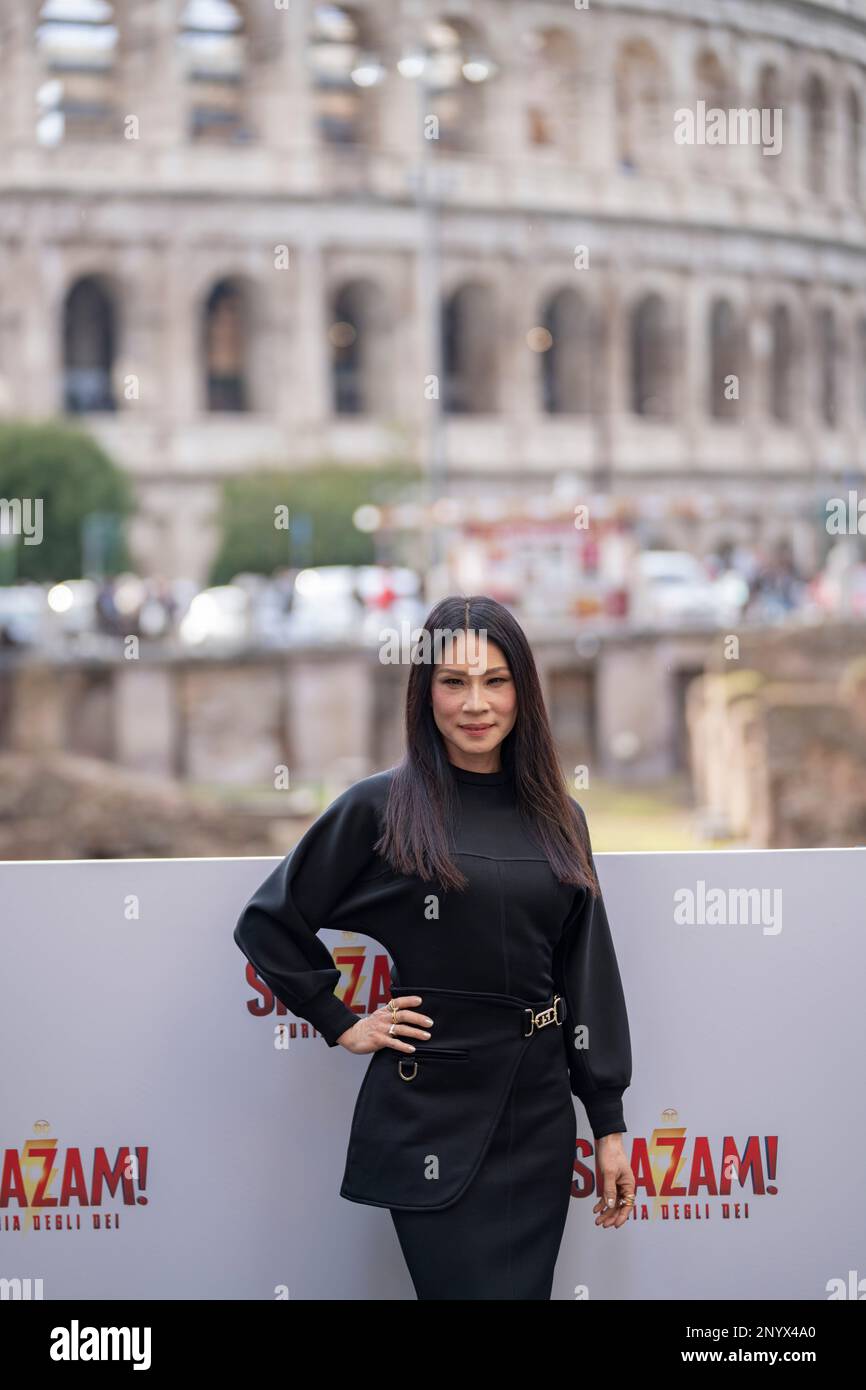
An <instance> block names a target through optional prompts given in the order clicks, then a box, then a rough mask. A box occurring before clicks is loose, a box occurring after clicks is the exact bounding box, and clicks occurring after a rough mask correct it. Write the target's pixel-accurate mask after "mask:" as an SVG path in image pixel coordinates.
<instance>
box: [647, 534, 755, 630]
mask: <svg viewBox="0 0 866 1390" xmlns="http://www.w3.org/2000/svg"><path fill="white" fill-rule="evenodd" d="M739 608H740V603H739V599H738V596H736V595H734V594H733V593H732V590H731V589H730V586H729V585H727V584H725V585H719V584H717V583H714V582H713V581H712V580H711V579H710V578H709V577H708V575H707V573H706V571H705V570H704V567H703V565H702V564H701V562H700V560H699V559H698V558H697V557H696V556H695V555H692V554H690V553H689V552H688V551H686V550H644V551H641V553H640V554H638V555H636V556H635V557H634V560H633V562H632V574H631V582H630V586H629V621H630V622H631V623H633V624H636V625H638V626H649V627H657V626H662V627H664V626H675V625H676V624H678V623H724V622H726V621H730V620H731V619H733V618H734V617H735V616H736V614H737V612H738V611H739Z"/></svg>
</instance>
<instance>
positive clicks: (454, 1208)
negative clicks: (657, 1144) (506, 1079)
mask: <svg viewBox="0 0 866 1390" xmlns="http://www.w3.org/2000/svg"><path fill="white" fill-rule="evenodd" d="M576 1139H577V1120H576V1117H575V1112H574V1102H573V1100H572V1095H571V1089H570V1086H569V1082H568V1071H567V1068H566V1065H565V1061H564V1057H563V1049H562V1041H561V1038H560V1037H559V1029H558V1028H556V1027H548V1028H545V1029H544V1030H543V1031H541V1032H539V1033H538V1034H537V1035H536V1036H535V1037H533V1038H532V1039H531V1046H529V1047H527V1049H526V1051H525V1053H524V1055H523V1058H522V1060H521V1063H520V1065H519V1067H518V1070H517V1075H516V1077H515V1079H514V1083H513V1085H512V1087H511V1091H510V1094H509V1097H508V1100H507V1102H506V1104H505V1108H504V1110H503V1112H502V1115H501V1117H500V1119H499V1121H498V1124H497V1126H496V1130H495V1132H494V1135H493V1138H492V1140H491V1143H490V1147H489V1148H488V1150H487V1152H486V1154H485V1156H484V1159H483V1160H482V1163H481V1165H480V1167H479V1169H478V1172H477V1173H476V1175H475V1177H474V1178H473V1180H472V1182H471V1183H470V1184H469V1187H468V1189H467V1191H466V1192H464V1194H463V1195H462V1196H461V1197H460V1198H458V1200H457V1201H456V1202H455V1203H453V1204H452V1205H451V1206H449V1207H445V1208H444V1209H443V1210H432V1211H400V1210H397V1209H394V1208H392V1209H391V1217H392V1220H393V1222H394V1226H395V1228H396V1231H397V1238H398V1240H399V1242H400V1248H401V1249H402V1251H403V1255H404V1257H405V1260H406V1264H407V1266H408V1269H409V1273H410V1275H411V1277H412V1282H413V1284H414V1286H415V1292H416V1294H417V1296H418V1298H419V1299H549V1298H550V1292H551V1287H552V1285H553V1274H554V1269H555V1266H556V1259H557V1256H558V1254H559V1248H560V1245H561V1243H562V1235H563V1231H564V1228H565V1221H566V1218H567V1216H568V1211H569V1201H570V1197H571V1188H572V1180H573V1177H574V1155H575V1142H576Z"/></svg>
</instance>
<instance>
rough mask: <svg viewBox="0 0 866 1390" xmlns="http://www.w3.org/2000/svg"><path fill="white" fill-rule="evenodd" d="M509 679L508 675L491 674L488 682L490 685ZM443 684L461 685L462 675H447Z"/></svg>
mask: <svg viewBox="0 0 866 1390" xmlns="http://www.w3.org/2000/svg"><path fill="white" fill-rule="evenodd" d="M507 679H508V678H507V676H491V677H490V680H489V681H488V682H487V684H488V685H499V684H500V683H501V682H503V681H505V680H507ZM443 684H444V685H459V684H460V677H459V676H446V677H445V678H444V681H443Z"/></svg>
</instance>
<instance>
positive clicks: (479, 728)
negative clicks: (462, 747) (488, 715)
mask: <svg viewBox="0 0 866 1390" xmlns="http://www.w3.org/2000/svg"><path fill="white" fill-rule="evenodd" d="M460 728H461V729H462V730H463V732H464V733H465V734H486V733H487V730H488V729H492V728H493V725H492V724H461V725H460Z"/></svg>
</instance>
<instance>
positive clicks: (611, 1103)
mask: <svg viewBox="0 0 866 1390" xmlns="http://www.w3.org/2000/svg"><path fill="white" fill-rule="evenodd" d="M623 1089H624V1088H623ZM581 1099H582V1103H583V1108H584V1110H585V1111H586V1116H587V1119H588V1120H589V1123H590V1127H591V1129H592V1134H593V1138H594V1139H602V1138H603V1137H604V1136H605V1134H624V1133H625V1132H626V1128H625V1118H624V1116H623V1111H622V1090H621V1089H620V1088H619V1087H616V1086H614V1087H611V1088H610V1089H606V1090H604V1089H603V1090H599V1091H594V1092H593V1094H592V1095H591V1096H587V1097H585V1098H583V1097H581Z"/></svg>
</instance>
